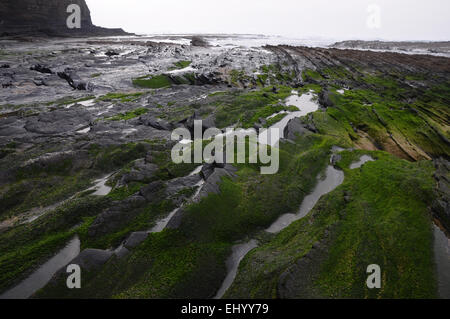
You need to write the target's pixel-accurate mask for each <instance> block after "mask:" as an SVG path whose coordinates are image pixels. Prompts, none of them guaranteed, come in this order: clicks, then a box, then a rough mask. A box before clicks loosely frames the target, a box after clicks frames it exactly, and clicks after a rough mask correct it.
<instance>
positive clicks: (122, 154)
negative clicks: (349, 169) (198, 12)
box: [0, 37, 450, 298]
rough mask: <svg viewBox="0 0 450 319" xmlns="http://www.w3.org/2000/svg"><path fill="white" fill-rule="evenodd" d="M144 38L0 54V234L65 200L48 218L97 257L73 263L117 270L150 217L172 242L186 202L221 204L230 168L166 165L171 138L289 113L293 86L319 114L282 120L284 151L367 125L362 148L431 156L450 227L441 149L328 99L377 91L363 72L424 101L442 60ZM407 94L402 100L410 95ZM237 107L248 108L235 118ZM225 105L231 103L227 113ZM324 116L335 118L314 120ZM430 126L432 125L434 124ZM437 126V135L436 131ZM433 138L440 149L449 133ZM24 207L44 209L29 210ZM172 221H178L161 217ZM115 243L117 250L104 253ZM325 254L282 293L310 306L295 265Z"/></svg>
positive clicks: (378, 116) (288, 277) (282, 285)
mask: <svg viewBox="0 0 450 319" xmlns="http://www.w3.org/2000/svg"><path fill="white" fill-rule="evenodd" d="M154 40H155V39H154V38H152V39H149V38H145V37H128V38H124V39H121V40H120V41H115V40H111V39H108V38H85V39H71V40H70V41H69V40H67V39H61V40H58V41H54V40H49V39H47V40H40V41H41V42H39V46H36V43H27V42H20V41H12V42H11V43H8V46H7V47H6V46H2V48H1V49H2V51H1V55H0V65H4V66H5V67H2V68H0V83H2V87H1V88H0V91H1V94H2V98H3V100H2V102H1V105H0V187H2V188H0V200H2V202H1V203H2V205H3V206H2V207H5V209H6V210H8V216H6V214H5V215H2V214H3V213H2V214H0V218H1V220H0V221H2V222H3V221H7V222H8V223H5V224H8V227H7V228H5V229H6V230H8V229H10V228H13V227H14V222H11V221H14V218H15V217H17V216H22V215H21V214H23V213H26V212H29V210H30V209H33V208H39V207H41V206H42V207H49V206H51V205H52V204H54V203H58V202H62V201H64V200H67V199H70V200H69V201H68V203H65V204H67V205H62V207H60V210H58V211H56V212H55V211H54V210H51V211H50V213H49V216H51V218H55V220H56V221H55V222H54V224H55V225H58V227H60V228H61V229H64V231H66V230H67V228H64V227H66V226H67V225H70V226H71V227H75V228H74V229H78V228H77V227H81V226H80V225H81V224H82V225H83V226H82V227H83V228H82V231H83V234H84V235H83V238H82V240H83V241H84V242H87V243H88V247H95V248H102V249H104V250H100V249H89V250H85V251H83V252H82V254H81V255H80V256H79V257H80V258H79V259H78V260H77V261H79V262H80V263H82V264H83V265H84V266H86V267H88V268H90V269H93V270H94V269H100V268H101V266H102V265H104V264H105V263H106V262H107V261H108V260H109V258H111V256H112V254H115V255H116V256H117V257H119V258H120V259H121V260H125V261H126V260H127V259H126V258H128V256H130V254H133V252H135V251H136V250H138V249H139V247H141V245H143V243H144V241H145V240H146V239H147V238H148V237H149V236H152V235H149V234H148V229H149V228H150V227H152V225H154V223H155V222H157V221H158V220H159V219H164V218H167V228H168V229H169V231H168V232H167V233H168V234H170V235H171V234H173V233H177V231H181V230H180V226H182V225H183V223H184V222H185V220H184V218H185V216H186V205H188V204H191V203H194V204H198V203H201V201H202V200H204V199H205V198H207V197H208V196H209V195H211V194H220V191H221V188H220V187H221V181H222V180H223V179H224V178H230V179H232V180H233V181H236V180H238V178H239V177H238V175H237V168H236V167H235V166H233V165H231V164H220V163H213V164H205V163H203V166H202V167H201V168H199V167H198V171H196V172H194V173H191V174H190V172H192V170H194V169H195V165H186V166H183V165H181V166H176V165H174V164H173V162H172V159H171V157H170V155H171V153H170V151H171V149H172V147H173V146H174V145H175V144H176V141H171V134H172V130H174V129H175V128H186V129H187V130H188V131H190V132H191V133H193V131H194V121H196V120H202V121H203V122H202V125H203V127H202V130H203V131H205V130H206V129H208V128H212V127H216V126H218V127H219V129H221V130H224V129H225V128H226V127H233V126H236V127H239V126H243V125H245V126H246V127H257V128H263V127H267V126H268V125H269V123H270V121H271V118H270V116H271V115H276V114H278V113H280V114H279V115H282V113H283V112H287V110H286V108H287V106H288V105H285V104H286V102H285V99H286V96H289V94H294V93H292V92H293V90H294V91H295V90H299V91H301V92H302V93H307V92H309V90H310V89H314V88H316V89H317V92H315V93H314V96H317V103H318V104H320V108H319V110H318V111H317V112H316V113H315V114H314V116H313V114H309V115H307V116H305V117H303V118H295V119H292V120H290V121H289V122H288V124H287V125H286V127H285V129H284V137H285V139H286V140H290V144H292V145H293V144H295V142H294V141H295V140H296V139H297V138H298V136H301V137H304V138H306V139H309V138H310V139H314V138H316V136H317V135H320V134H323V132H324V131H325V132H329V133H330V134H329V136H332V137H336V136H339V135H342V136H343V138H342V140H343V141H344V142H345V143H348V144H350V143H352V141H357V140H358V139H359V138H360V136H363V137H367V136H369V134H371V133H372V131H373V129H374V127H376V128H382V129H384V130H385V131H386V132H387V133H386V134H387V136H388V137H386V138H385V137H383V139H377V140H374V138H373V136H372V137H370V136H369V137H370V138H367V140H370V141H371V143H372V144H374V145H376V149H381V150H385V151H387V152H390V153H392V154H394V155H396V156H397V155H398V156H399V157H401V158H403V157H406V158H407V159H408V160H410V161H413V160H416V159H431V158H433V159H434V160H435V165H436V168H437V172H436V176H435V177H436V182H437V187H436V192H437V194H439V196H438V198H437V200H436V201H435V202H434V203H433V213H434V214H435V217H436V218H438V219H439V220H441V222H442V224H444V225H446V227H448V228H450V226H448V223H447V224H446V221H448V220H449V218H450V217H449V216H448V209H449V204H448V198H447V197H448V193H449V191H448V167H449V164H448V161H446V160H445V159H444V158H445V156H443V153H445V148H438V147H436V148H435V149H432V151H431V152H430V151H429V150H426V151H423V150H421V148H420V147H418V146H417V145H413V142H414V141H413V140H412V139H410V140H407V139H405V140H402V139H401V138H399V137H398V136H396V135H395V132H392V127H390V122H389V120H390V117H389V115H387V114H385V113H382V112H378V111H376V110H375V109H373V110H370V112H369V113H370V115H369V116H370V118H371V119H373V120H374V121H376V125H375V126H372V127H369V126H367V125H366V123H357V121H352V122H348V121H347V119H346V118H345V116H344V117H341V118H337V117H336V118H333V116H334V113H333V112H339V111H340V110H339V105H337V103H336V101H338V100H339V98H340V97H342V96H345V94H351V93H352V90H357V89H365V90H370V89H374V87H375V84H376V83H375V84H374V83H370V82H362V81H358V79H360V78H362V77H363V76H365V74H364V71H363V70H366V69H369V70H370V71H371V72H372V71H373V72H380V73H383V72H390V71H391V70H400V71H399V72H410V73H408V74H416V73H425V74H433V77H430V78H431V80H429V81H428V82H425V81H424V80H421V79H420V78H419V79H416V78H413V79H411V78H408V79H406V77H405V79H403V78H400V79H398V82H399V83H400V84H399V85H400V86H402V88H405V92H408V94H406V93H405V94H404V95H402V96H401V97H400V100H401V102H402V103H408V105H409V104H411V103H413V102H414V101H415V100H417V99H418V98H419V97H420V96H422V95H424V94H425V93H426V92H427V87H429V86H433V85H435V84H436V85H438V84H439V83H440V82H439V81H438V80H434V76H436V78H439V79H442V78H446V77H447V76H448V73H449V72H450V67H449V64H448V60H447V59H446V58H442V57H435V56H412V55H411V56H409V55H408V56H405V55H402V54H397V53H380V52H361V51H358V50H338V49H324V48H306V47H293V46H266V47H262V48H261V47H257V48H251V47H237V46H224V47H215V46H208V44H207V43H204V42H203V40H201V39H195V38H193V39H188V40H189V41H188V43H189V42H190V40H192V44H177V43H164V42H155V41H154ZM36 47H38V48H39V50H37V49H36ZM6 66H7V67H6ZM330 68H339V69H340V68H342V69H345V70H346V72H348V73H346V76H339V77H335V78H331V79H330V74H329V73H327V72H326V70H328V69H330ZM306 70H308V72H306ZM405 70H407V71H405ZM411 77H412V76H411ZM413 86H414V88H415V89H414V90H413V91H412V92H413V93H411V92H410V91H409V90H407V88H408V89H409V88H411V87H413ZM336 88H342V90H338V89H336ZM344 88H345V90H344ZM262 90H263V91H262ZM383 90H384V88H383ZM338 91H341V92H342V93H340V92H338ZM347 91H350V92H347ZM280 92H281V93H280ZM259 93H261V94H260V95H258V94H259ZM281 94H284V95H281ZM297 94H299V93H297ZM278 95H280V96H282V97H278ZM242 96H244V98H243V99H241V100H239V98H242ZM255 96H256V97H255ZM236 101H238V102H239V103H242V101H244V102H243V103H244V105H245V108H240V106H241V105H239V103H238V102H236ZM267 101H270V104H268V102H267ZM362 103H365V102H362ZM224 105H225V106H227V107H228V108H225V111H223V108H224ZM255 105H256V106H255ZM254 106H255V109H256V110H259V108H261V109H262V108H265V107H267V106H270V108H269V111H268V114H266V111H267V109H265V110H264V111H265V112H261V113H258V114H255V113H256V112H254V113H251V111H252V110H251V107H254ZM394 107H396V105H394V106H393V107H392V108H394ZM414 109H415V111H414V110H412V111H411V114H415V116H418V115H421V114H423V113H424V111H423V110H419V108H417V107H416V108H414ZM401 110H402V111H403V109H401ZM253 111H254V110H253ZM327 111H329V114H331V116H329V117H328V118H326V120H324V121H322V122H321V121H320V120H321V119H322V118H321V117H322V116H325V114H328V113H327ZM406 111H407V112H410V111H409V110H408V109H407V108H406ZM408 114H409V113H408ZM324 123H325V124H324ZM429 124H430V125H429V126H430V127H432V122H431V121H430V122H429ZM433 130H434V132H438V133H439V132H440V129H439V128H436V127H434V129H433ZM342 132H344V133H342ZM436 134H437V133H436ZM440 136H441V137H439V138H440V141H441V142H442V143H443V144H444V145H446V144H445V143H446V142H445V140H446V139H447V138H446V137H445V134H441V135H440ZM376 137H377V136H375V138H376ZM190 139H192V136H191V138H190ZM372 141H373V142H372ZM386 141H389V142H386ZM447 142H448V141H447ZM366 143H368V142H367V141H366ZM383 143H385V144H383ZM286 144H287V143H286ZM290 144H289V145H290ZM363 149H364V148H363ZM324 154H325V152H324ZM438 155H441V156H438ZM439 157H442V158H441V159H439ZM341 159H342V157H341V156H340V155H335V156H333V157H332V164H333V165H336V164H338V162H339V161H340V160H341ZM198 165H200V164H198ZM290 169H291V168H290ZM292 169H293V170H294V168H292ZM105 176H106V177H105ZM98 178H101V179H103V182H104V184H105V183H106V185H107V186H108V187H109V188H110V189H111V192H110V193H108V194H107V195H102V196H106V197H104V198H97V197H96V196H97V195H92V193H93V192H94V190H92V189H91V187H92V184H93V183H94V182H96V181H97V179H98ZM252 183H254V185H253V184H252ZM259 183H260V181H259V180H258V178H256V177H255V178H254V179H251V180H250V181H249V182H248V188H249V189H259V187H260V184H259ZM94 184H95V183H94ZM261 185H262V184H261ZM275 187H277V184H274V188H275ZM41 188H42V192H38V190H41ZM43 193H44V194H45V196H44V195H43ZM46 193H49V197H47V194H46ZM54 193H55V194H54ZM27 196H28V197H27ZM354 196H356V194H354V193H348V194H346V195H345V202H346V203H350V202H351V201H352V198H353V197H354ZM33 197H37V198H39V197H42V198H45V200H46V201H45V202H43V201H36V202H33V203H32V204H30V207H28V206H26V202H27V201H31V200H32V199H33ZM99 197H101V196H99ZM72 200H73V201H78V202H77V203H76V204H74V203H73V201H72ZM80 203H81V204H80ZM71 205H74V206H71ZM66 206H68V208H67V207H66ZM261 206H264V204H262V205H261ZM176 208H179V209H178V210H176ZM65 209H67V211H66V210H65ZM170 212H173V213H174V214H173V217H172V218H171V219H170V220H169V218H168V217H169V216H171V215H169V213H170ZM60 216H63V217H60ZM81 217H86V219H82V218H81ZM45 220H46V219H45V216H44V217H42V219H41V220H39V223H44V224H45ZM49 220H50V221H52V220H53V219H50V218H49ZM49 223H50V222H49ZM205 224H208V223H207V222H205ZM32 225H33V226H30V227H31V228H30V229H32V227H34V224H32ZM38 225H40V227H43V226H41V224H38ZM45 225H46V226H47V224H45ZM249 227H250V226H249ZM231 228H233V227H231ZM39 229H42V228H39ZM77 231H79V229H78V230H77ZM36 232H37V231H36ZM167 233H164V234H162V237H163V236H166V235H167ZM196 235H197V234H196ZM167 236H169V235H167ZM111 238H112V239H111ZM151 239H153V237H152V238H151ZM189 240H190V239H189ZM233 240H234V239H233ZM169 241H170V239H169ZM186 242H188V241H186ZM120 243H122V244H123V245H121V246H119V249H117V250H115V251H114V249H116V248H117V247H118V244H120ZM170 243H171V244H172V242H170ZM183 243H184V242H183ZM176 244H179V243H176ZM89 245H92V246H89ZM326 247H327V243H326V241H325V242H320V243H318V244H316V245H315V246H314V249H313V250H312V252H311V253H310V254H308V255H307V256H305V257H303V258H302V259H300V260H298V264H297V265H292V267H290V268H289V269H286V271H285V273H284V274H283V275H282V276H281V277H280V280H279V283H278V293H279V296H280V297H282V298H293V297H297V296H304V297H308V296H316V295H317V296H319V295H318V294H316V293H317V292H316V291H312V292H311V291H308V289H309V288H308V287H306V286H305V285H307V283H308V282H310V281H311V280H312V279H313V278H309V277H308V278H306V277H305V276H306V275H304V273H303V272H301V269H312V268H311V267H313V265H315V262H311V260H313V261H314V260H320V258H321V256H323V255H326V254H327V250H326ZM106 249H110V250H106ZM208 249H209V247H208ZM49 250H51V249H49ZM209 257H210V256H208V258H209ZM152 262H153V261H152ZM210 263H211V264H213V266H211V267H215V268H214V271H218V270H217V269H219V268H220V267H221V266H220V265H219V266H217V265H214V260H213V257H211V260H210V259H207V261H205V264H210ZM149 264H151V263H150V262H149ZM149 264H147V265H146V267H147V266H148V265H149ZM148 268H151V267H150V266H148ZM306 273H310V272H306ZM219 277H220V276H219ZM213 285H214V284H213ZM208 289H209V288H208ZM305 291H308V292H305ZM202 293H203V292H202ZM180 294H181V293H180ZM181 295H182V294H181ZM206 295H207V296H209V295H212V293H211V291H208V294H203V295H202V296H206Z"/></svg>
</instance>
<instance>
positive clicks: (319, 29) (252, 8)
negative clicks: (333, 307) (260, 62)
mask: <svg viewBox="0 0 450 319" xmlns="http://www.w3.org/2000/svg"><path fill="white" fill-rule="evenodd" d="M87 3H88V5H89V8H90V9H91V16H92V20H93V22H94V24H96V25H99V26H104V27H122V28H124V29H125V30H126V31H129V32H135V33H241V34H244V33H245V34H266V35H282V36H288V37H295V38H305V37H321V38H333V39H355V38H358V39H386V40H450V1H449V0H342V1H338V0H226V1H219V0H87ZM371 4H375V5H377V6H378V7H379V8H380V10H381V11H380V15H379V17H380V19H379V20H377V18H376V9H373V7H372V11H370V12H369V11H368V10H369V5H371ZM374 10H375V11H374ZM368 20H369V21H371V22H369V24H368V23H367V22H368ZM374 21H375V22H374ZM376 21H379V24H378V23H377V22H376ZM369 26H371V27H369Z"/></svg>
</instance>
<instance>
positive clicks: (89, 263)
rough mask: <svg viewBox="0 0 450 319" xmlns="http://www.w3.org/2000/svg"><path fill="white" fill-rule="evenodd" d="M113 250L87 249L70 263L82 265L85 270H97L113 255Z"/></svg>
mask: <svg viewBox="0 0 450 319" xmlns="http://www.w3.org/2000/svg"><path fill="white" fill-rule="evenodd" d="M113 254H114V253H113V252H112V251H109V250H100V249H85V250H83V251H82V252H81V253H80V254H79V255H78V256H77V257H75V259H73V260H72V261H71V262H70V264H75V265H78V266H80V267H81V268H82V269H83V270H88V271H91V270H95V269H98V268H100V267H101V266H103V265H104V264H105V263H106V262H107V261H108V260H109V259H110V258H111V257H112V256H113Z"/></svg>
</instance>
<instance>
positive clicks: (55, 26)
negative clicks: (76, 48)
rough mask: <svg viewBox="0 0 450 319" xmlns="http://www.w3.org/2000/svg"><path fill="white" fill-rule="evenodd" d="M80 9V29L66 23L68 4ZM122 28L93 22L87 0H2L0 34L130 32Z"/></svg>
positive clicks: (46, 34) (72, 34)
mask: <svg viewBox="0 0 450 319" xmlns="http://www.w3.org/2000/svg"><path fill="white" fill-rule="evenodd" d="M71 4H76V5H78V6H79V7H80V9H81V28H79V29H76V28H74V29H69V28H68V27H67V25H66V20H67V17H68V16H69V15H70V13H67V7H68V6H69V5H71ZM127 34H129V33H127V32H125V31H124V30H122V29H108V28H102V27H98V26H95V25H94V24H92V20H91V13H90V11H89V7H88V6H87V4H86V1H85V0H47V1H38V0H15V1H13V0H2V1H1V2H0V36H2V37H5V36H64V37H72V36H115V35H127Z"/></svg>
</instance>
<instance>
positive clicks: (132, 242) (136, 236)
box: [123, 231, 148, 249]
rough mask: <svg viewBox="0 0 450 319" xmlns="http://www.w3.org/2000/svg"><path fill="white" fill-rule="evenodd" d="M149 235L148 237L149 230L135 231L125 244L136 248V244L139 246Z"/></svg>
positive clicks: (127, 246)
mask: <svg viewBox="0 0 450 319" xmlns="http://www.w3.org/2000/svg"><path fill="white" fill-rule="evenodd" d="M147 237H148V233H147V232H143V231H141V232H134V233H131V235H130V236H129V237H128V238H127V240H125V242H124V244H123V245H124V246H125V247H126V248H128V249H132V248H135V247H136V246H138V245H139V244H140V243H142V242H143V241H144V240H146V239H147Z"/></svg>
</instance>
